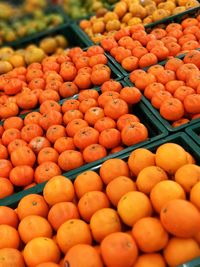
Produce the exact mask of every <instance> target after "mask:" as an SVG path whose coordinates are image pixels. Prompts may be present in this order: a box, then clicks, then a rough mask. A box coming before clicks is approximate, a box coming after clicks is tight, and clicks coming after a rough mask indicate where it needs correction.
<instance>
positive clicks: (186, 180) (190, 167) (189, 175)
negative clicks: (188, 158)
mask: <svg viewBox="0 0 200 267" xmlns="http://www.w3.org/2000/svg"><path fill="white" fill-rule="evenodd" d="M174 177H175V181H176V182H177V183H179V184H180V185H181V186H182V187H183V189H184V190H185V191H186V192H187V193H189V192H190V190H191V189H192V187H193V186H194V185H195V184H196V183H198V182H199V181H200V167H199V166H197V165H195V164H186V165H183V166H182V167H180V168H179V169H178V170H177V171H176V173H175V176H174Z"/></svg>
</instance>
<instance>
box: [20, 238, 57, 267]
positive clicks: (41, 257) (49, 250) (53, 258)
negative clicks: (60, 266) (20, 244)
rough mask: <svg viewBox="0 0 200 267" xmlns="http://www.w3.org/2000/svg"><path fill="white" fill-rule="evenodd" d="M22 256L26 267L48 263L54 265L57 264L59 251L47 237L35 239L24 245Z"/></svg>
mask: <svg viewBox="0 0 200 267" xmlns="http://www.w3.org/2000/svg"><path fill="white" fill-rule="evenodd" d="M36 255H37V256H36ZM23 256H24V260H25V263H26V265H28V266H37V264H40V263H44V262H48V261H50V262H55V263H57V262H59V260H60V251H59V248H58V246H57V245H56V243H55V242H54V241H53V240H52V239H50V238H47V237H36V238H34V239H32V240H31V241H30V242H28V243H27V244H26V246H25V248H24V251H23Z"/></svg>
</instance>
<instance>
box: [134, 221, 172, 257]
mask: <svg viewBox="0 0 200 267" xmlns="http://www.w3.org/2000/svg"><path fill="white" fill-rule="evenodd" d="M132 235H133V237H134V239H135V241H136V243H137V245H138V247H139V249H140V250H141V251H142V252H146V253H153V252H158V251H160V250H161V249H163V248H165V246H166V245H167V242H168V233H167V231H166V230H165V229H164V227H163V226H162V224H161V222H160V221H159V219H157V218H152V217H145V218H142V219H140V220H139V221H137V222H136V223H135V224H134V226H133V229H132Z"/></svg>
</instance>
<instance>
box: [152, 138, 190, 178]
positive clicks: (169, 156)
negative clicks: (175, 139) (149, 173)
mask: <svg viewBox="0 0 200 267" xmlns="http://www.w3.org/2000/svg"><path fill="white" fill-rule="evenodd" d="M155 160H156V165H157V166H159V167H161V168H162V169H163V170H165V171H166V172H168V173H169V174H170V175H172V174H174V173H175V172H176V171H177V170H178V168H180V167H181V166H183V165H184V164H186V163H187V156H186V152H185V150H184V149H183V148H182V147H181V146H180V145H178V144H174V143H166V144H163V145H161V146H160V147H159V148H158V149H157V151H156V156H155Z"/></svg>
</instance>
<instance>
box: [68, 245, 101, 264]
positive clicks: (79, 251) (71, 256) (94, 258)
mask: <svg viewBox="0 0 200 267" xmlns="http://www.w3.org/2000/svg"><path fill="white" fill-rule="evenodd" d="M64 262H67V263H68V265H69V266H70V267H93V266H95V267H103V262H102V260H101V257H100V255H99V254H98V252H97V251H96V249H95V248H94V247H92V246H90V245H87V244H78V245H75V246H73V247H72V248H71V249H69V251H68V252H67V254H66V256H65V258H64Z"/></svg>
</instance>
